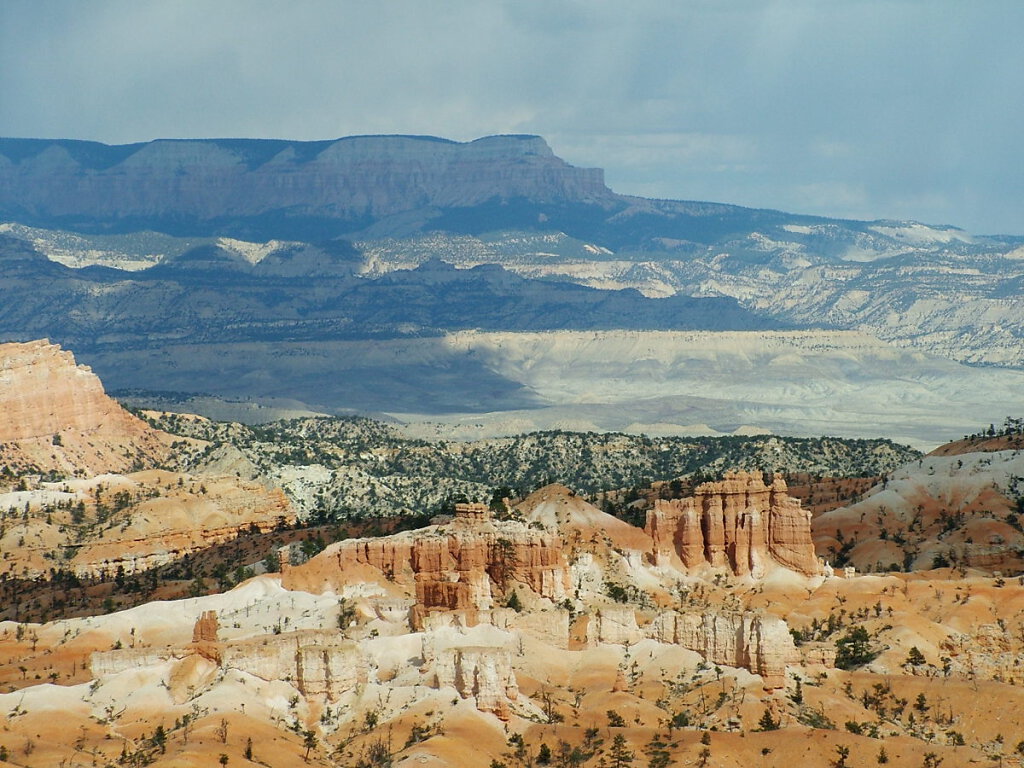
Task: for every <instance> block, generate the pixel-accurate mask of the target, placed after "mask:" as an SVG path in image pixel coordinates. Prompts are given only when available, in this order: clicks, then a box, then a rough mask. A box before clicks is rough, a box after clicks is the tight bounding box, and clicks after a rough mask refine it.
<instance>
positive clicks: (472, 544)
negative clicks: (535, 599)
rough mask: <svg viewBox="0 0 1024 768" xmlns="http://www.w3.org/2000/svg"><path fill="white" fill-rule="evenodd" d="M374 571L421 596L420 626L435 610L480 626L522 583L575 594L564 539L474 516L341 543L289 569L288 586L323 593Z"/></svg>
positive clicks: (549, 593) (551, 594) (555, 595)
mask: <svg viewBox="0 0 1024 768" xmlns="http://www.w3.org/2000/svg"><path fill="white" fill-rule="evenodd" d="M466 506H467V507H470V506H472V505H466ZM367 568H368V569H371V571H372V572H374V573H376V575H377V578H379V579H383V580H385V581H386V582H389V583H393V584H395V585H396V586H397V587H399V588H401V589H404V590H405V591H406V592H410V593H411V594H412V595H414V596H415V601H416V602H415V605H414V606H413V609H412V614H411V615H412V624H413V626H414V627H417V628H422V627H423V626H424V625H425V621H426V618H427V617H428V616H429V615H430V614H431V613H432V612H436V611H440V612H451V611H457V612H461V613H463V614H465V617H466V621H467V623H468V624H470V625H472V624H475V623H476V622H477V617H478V614H479V612H482V611H489V610H490V609H491V608H493V607H495V604H496V598H497V596H498V595H500V594H502V593H505V592H506V591H508V590H509V589H510V588H514V586H515V585H523V586H525V587H528V588H529V589H530V590H532V591H533V592H534V593H536V594H537V595H538V596H540V597H544V598H548V599H550V600H553V601H561V600H564V599H565V598H566V595H567V594H568V593H569V590H570V580H569V568H568V564H567V562H566V558H565V555H564V553H563V546H562V539H561V538H560V537H559V536H558V535H557V534H554V533H550V532H542V531H537V530H535V529H532V528H529V527H527V526H525V525H523V524H521V523H516V522H497V521H491V520H489V519H485V518H480V517H478V516H476V515H475V514H473V513H470V512H468V511H467V513H466V514H463V515H457V516H456V518H455V519H454V520H453V521H452V522H451V523H448V524H446V525H440V526H430V527H428V528H424V529H420V530H417V531H413V532H408V533H401V534H396V535H394V536H388V537H384V538H378V539H350V540H346V541H343V542H339V543H338V544H335V545H333V546H331V547H330V548H328V549H327V550H326V551H325V552H323V553H321V554H320V555H319V556H318V557H317V558H315V559H314V560H312V561H310V562H309V563H307V564H305V565H303V566H299V567H295V568H286V569H285V571H284V573H283V574H282V579H283V583H284V585H285V586H286V587H287V588H289V589H310V590H321V589H324V588H325V587H328V586H331V587H340V586H341V585H343V584H344V583H345V582H346V579H348V578H349V577H350V575H351V574H353V573H354V572H359V573H362V574H366V573H367V571H366V569H367Z"/></svg>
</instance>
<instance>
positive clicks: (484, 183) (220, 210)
mask: <svg viewBox="0 0 1024 768" xmlns="http://www.w3.org/2000/svg"><path fill="white" fill-rule="evenodd" d="M603 176H604V174H603V172H602V171H601V170H600V169H597V168H574V167H572V166H570V165H569V164H568V163H566V162H564V161H563V160H561V159H559V158H558V157H555V155H554V154H553V153H552V151H551V149H550V148H549V147H548V145H547V144H546V143H545V141H544V140H543V139H542V138H540V137H539V136H488V137H485V138H481V139H477V140H476V141H471V142H468V143H459V142H454V141H448V140H445V139H437V138H433V137H426V136H353V137H349V138H344V139H338V140H336V141H317V142H291V141H265V140H244V139H243V140H218V139H211V140H159V141H152V142H149V143H144V144H130V145H123V146H107V145H104V144H98V143H93V142H82V141H46V140H18V139H4V140H0V211H3V212H5V213H7V214H8V215H14V216H16V217H18V216H20V217H22V218H24V219H25V220H27V221H55V220H56V221H64V220H66V221H71V220H75V221H83V220H92V223H93V224H97V223H101V222H102V223H103V224H105V225H107V226H114V227H117V226H121V227H124V226H133V225H134V226H136V228H137V225H139V224H141V223H144V224H146V225H147V226H149V227H150V228H159V227H160V225H161V224H163V225H164V226H165V227H171V228H173V229H185V230H187V231H190V232H191V233H193V234H195V233H198V232H209V231H215V230H216V229H218V227H220V226H224V225H225V223H228V222H239V221H249V222H254V223H255V224H257V225H258V226H263V227H266V226H270V225H271V224H273V223H274V220H275V219H276V220H277V223H278V224H279V226H281V227H282V228H283V227H286V226H287V222H288V220H291V221H293V222H296V223H305V224H309V223H311V222H314V227H318V228H319V229H321V230H322V229H324V228H325V227H327V228H329V229H330V230H332V231H335V232H337V231H339V230H340V231H344V230H346V229H358V228H361V226H365V225H366V224H369V223H371V222H372V221H373V220H375V219H379V218H382V217H386V216H390V215H393V214H397V213H401V212H405V211H413V210H421V209H422V210H429V209H433V210H435V211H436V209H439V208H464V207H468V206H473V205H479V204H481V203H484V202H487V201H491V200H497V201H509V200H513V199H525V200H529V201H532V202H559V203H567V204H572V203H584V202H586V203H589V202H595V201H607V200H609V199H610V198H612V193H611V192H610V191H609V190H608V188H607V187H605V185H604V178H603ZM261 217H262V218H264V219H265V221H263V222H258V221H256V220H257V219H259V218H261Z"/></svg>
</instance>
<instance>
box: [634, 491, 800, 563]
mask: <svg viewBox="0 0 1024 768" xmlns="http://www.w3.org/2000/svg"><path fill="white" fill-rule="evenodd" d="M786 491H787V489H786V481H785V480H783V479H782V477H781V476H779V475H776V476H775V478H774V479H773V481H772V483H771V485H766V484H765V482H764V479H763V478H762V477H761V475H760V474H753V473H748V472H736V473H730V474H727V475H726V476H725V479H724V480H722V481H721V482H714V483H704V484H703V485H699V486H697V489H696V491H695V492H694V495H693V497H692V498H688V499H675V500H671V501H666V500H658V501H657V502H655V506H654V508H653V509H652V510H650V511H649V512H648V513H647V526H646V530H647V532H648V534H650V536H651V538H652V539H653V540H654V555H655V559H656V561H658V562H659V563H672V562H678V561H681V564H682V565H683V566H684V567H685V568H687V569H691V568H698V567H700V566H705V565H707V566H711V567H714V568H728V569H729V570H730V571H732V573H734V574H735V575H737V576H746V575H750V576H754V577H760V576H762V575H764V573H765V572H766V571H767V570H768V569H769V568H770V567H771V566H773V565H779V566H782V567H784V568H788V569H790V570H792V571H796V572H798V573H802V574H804V575H808V576H809V575H814V574H817V573H818V570H819V565H818V561H817V558H816V556H815V553H814V543H813V542H812V540H811V515H810V512H809V511H807V510H805V509H802V508H801V507H800V502H799V501H798V500H797V499H794V498H792V497H790V496H789V495H788V494H787V493H786Z"/></svg>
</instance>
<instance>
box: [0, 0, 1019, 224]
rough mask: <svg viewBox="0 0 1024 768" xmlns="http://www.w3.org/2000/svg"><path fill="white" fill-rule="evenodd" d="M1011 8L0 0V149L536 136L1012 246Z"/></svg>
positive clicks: (881, 2) (930, 2) (682, 1)
mask: <svg viewBox="0 0 1024 768" xmlns="http://www.w3.org/2000/svg"><path fill="white" fill-rule="evenodd" d="M1022 30H1024V2H1021V0H1006V1H1003V0H870V1H869V0H778V1H777V2H772V1H770V0H761V1H758V0H661V1H660V2H645V1H644V0H632V2H630V3H629V4H626V3H624V2H614V3H613V2H604V1H603V0H587V1H586V2H582V1H580V2H569V1H566V0H544V1H543V2H535V1H533V0H513V1H511V2H504V1H503V0H492V1H490V2H487V1H484V0H474V1H472V2H470V1H468V0H467V1H466V2H462V1H461V0H459V1H452V2H446V1H443V0H436V1H434V2H431V1H429V0H376V1H374V2H370V1H368V0H367V1H363V0H358V1H357V0H333V1H331V2H326V1H321V0H294V1H293V2H264V1H262V0H213V1H209V2H208V1H206V0H159V1H158V2H147V1H146V0H130V1H129V0H91V1H90V2H76V1H71V0H69V1H67V2H61V1H57V0H3V2H0V72H2V73H3V78H2V81H0V83H2V84H0V135H4V136H38V137H61V138H81V139H92V140H97V141H103V142H106V143H124V142H131V141H142V140H148V139H153V138H159V137H210V136H232V137H235V136H247V137H275V138H291V139H325V138H335V137H339V136H346V135H352V134H365V133H414V134H431V135H438V136H444V137H447V138H452V139H457V140H468V139H473V138H476V137H479V136H483V135H487V134H493V133H537V134H540V135H542V136H544V137H545V138H547V140H548V142H549V143H550V144H551V146H552V148H553V149H554V150H555V152H556V153H557V154H559V155H560V156H562V157H564V158H565V159H566V160H568V161H569V162H571V163H573V164H575V165H581V166H598V167H602V168H604V169H605V170H606V180H607V182H608V185H609V186H610V187H612V188H613V189H615V190H616V191H619V192H625V193H633V194H641V195H646V196H652V197H666V198H677V199H699V200H715V201H721V202H731V203H739V204H743V205H752V206H758V207H771V208H780V209H783V210H788V211H794V212H800V213H817V214H824V215H831V216H848V217H855V218H908V219H916V220H919V221H925V222H928V223H948V224H955V225H958V226H962V227H964V228H966V229H969V230H971V231H973V232H976V233H1011V234H1024V205H1022V203H1024V174H1022V173H1021V171H1020V167H1021V166H1022V165H1024V162H1022V154H1024V152H1022V150H1024V130H1022V127H1021V126H1022V122H1024V45H1022V44H1021V43H1020V40H1019V38H1020V34H1021V31H1022Z"/></svg>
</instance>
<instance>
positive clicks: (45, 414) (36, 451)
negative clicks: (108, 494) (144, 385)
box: [0, 340, 175, 474]
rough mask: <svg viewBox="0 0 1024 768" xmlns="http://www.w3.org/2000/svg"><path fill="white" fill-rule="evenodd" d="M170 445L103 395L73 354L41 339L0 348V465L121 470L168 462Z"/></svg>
mask: <svg viewBox="0 0 1024 768" xmlns="http://www.w3.org/2000/svg"><path fill="white" fill-rule="evenodd" d="M174 440H175V438H174V437H172V436H171V435H168V434H166V433H164V432H159V431H157V430H155V429H152V428H151V427H149V426H148V425H146V424H145V423H144V422H143V421H141V420H140V419H138V418H136V417H135V416H133V415H131V414H130V413H128V412H127V411H126V410H124V409H123V408H122V407H121V406H120V405H118V404H117V403H116V402H114V401H113V400H111V399H110V398H109V397H107V395H106V394H105V393H104V391H103V385H102V384H101V383H100V380H99V378H98V377H97V376H96V375H95V374H93V372H92V370H91V369H90V368H89V367H87V366H84V365H76V364H75V358H74V355H72V354H71V352H67V351H64V350H62V349H61V348H60V347H59V346H58V345H56V344H51V343H49V342H48V341H46V340H39V341H31V342H27V343H24V344H17V343H13V344H0V464H7V465H9V466H11V468H12V470H13V469H21V470H31V469H35V470H36V471H43V472H46V471H50V470H56V471H60V472H64V473H68V474H99V473H102V472H123V471H125V470H128V469H133V468H134V469H140V468H142V467H145V466H148V465H152V464H153V463H155V462H157V461H159V460H161V459H162V458H164V457H166V456H167V454H168V451H169V448H170V444H171V442H173V441H174Z"/></svg>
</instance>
